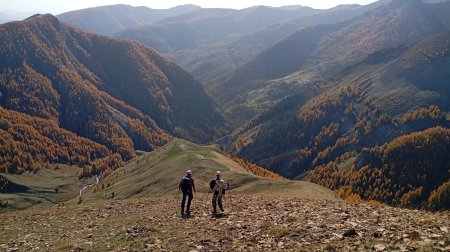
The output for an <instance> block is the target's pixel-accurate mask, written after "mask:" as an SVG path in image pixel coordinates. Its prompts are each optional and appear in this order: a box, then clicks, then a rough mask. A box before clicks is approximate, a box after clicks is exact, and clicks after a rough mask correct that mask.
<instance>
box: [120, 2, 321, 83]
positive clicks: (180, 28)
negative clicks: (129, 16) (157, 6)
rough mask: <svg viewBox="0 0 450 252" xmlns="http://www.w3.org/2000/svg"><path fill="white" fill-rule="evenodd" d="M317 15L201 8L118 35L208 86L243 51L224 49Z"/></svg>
mask: <svg viewBox="0 0 450 252" xmlns="http://www.w3.org/2000/svg"><path fill="white" fill-rule="evenodd" d="M316 12H317V10H313V9H311V8H307V7H301V8H295V9H290V10H284V9H280V8H273V7H266V6H255V7H251V8H247V9H243V10H232V9H201V10H198V11H194V12H191V13H188V14H186V15H181V16H177V17H172V18H168V19H165V20H163V21H161V22H159V23H157V24H153V25H149V26H142V27H137V28H132V29H129V30H126V31H124V32H121V33H119V34H117V36H118V37H123V38H130V39H134V40H138V41H141V42H143V43H145V44H147V45H149V46H151V47H154V48H155V49H157V50H158V51H160V52H161V53H163V54H164V55H166V56H167V57H169V58H170V59H172V60H174V61H175V62H176V63H177V64H180V65H181V66H183V67H184V68H186V69H187V70H189V71H190V73H192V74H193V75H194V76H195V77H196V78H198V79H199V80H200V81H201V82H202V83H206V84H208V83H212V82H213V80H215V79H218V78H220V77H223V76H224V75H225V74H228V72H229V71H230V70H231V69H234V67H235V66H236V64H237V63H238V62H237V61H236V60H235V58H234V57H232V58H230V56H236V57H238V55H236V54H239V52H232V53H230V52H227V50H225V48H224V46H226V45H227V44H229V43H231V42H233V41H236V40H237V39H239V38H240V37H241V36H243V35H245V34H249V33H253V32H255V31H257V30H260V29H262V28H264V27H266V26H268V25H272V24H275V23H279V22H285V21H287V20H291V19H295V18H298V17H302V16H308V15H311V14H314V13H316ZM239 64H240V63H239Z"/></svg>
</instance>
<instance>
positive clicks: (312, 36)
mask: <svg viewBox="0 0 450 252" xmlns="http://www.w3.org/2000/svg"><path fill="white" fill-rule="evenodd" d="M441 10H450V3H448V2H446V3H442V4H423V3H421V2H420V1H393V2H391V3H389V4H386V5H382V6H380V7H379V8H377V9H375V10H372V11H370V12H368V13H366V14H365V15H363V16H360V17H357V18H354V19H352V20H350V21H346V22H343V23H339V24H332V25H320V26H315V27H309V28H305V29H302V30H300V31H298V32H296V33H294V34H292V35H290V36H289V37H287V38H285V39H284V40H282V41H280V42H278V43H277V44H275V45H274V46H273V47H271V48H269V49H267V50H265V51H264V52H262V53H261V54H259V55H257V56H256V57H255V58H253V59H252V60H251V61H250V62H248V63H247V64H245V65H244V66H242V67H241V68H239V69H237V70H236V71H235V72H234V73H233V74H232V75H231V76H230V77H229V78H228V79H227V80H226V81H224V82H223V83H221V84H220V85H218V86H217V87H215V89H213V90H210V93H211V94H213V95H214V96H216V97H217V98H216V100H217V101H218V102H219V104H221V105H224V106H225V108H227V109H229V110H231V111H233V110H235V109H234V107H236V106H238V105H240V106H246V107H247V108H249V109H255V107H257V106H258V105H259V104H261V100H262V101H273V99H272V98H271V97H270V96H269V95H270V94H271V93H274V92H276V91H277V90H278V93H280V91H279V90H283V91H282V92H281V94H280V97H283V96H287V95H289V94H292V93H293V92H294V93H296V92H298V91H297V90H296V88H297V87H299V86H302V85H305V84H311V83H312V82H315V81H317V80H320V79H324V78H327V77H330V76H333V75H335V74H337V73H339V72H340V71H342V70H344V69H345V68H347V67H348V66H351V65H353V64H355V63H357V62H359V61H361V60H363V59H364V58H365V57H367V56H368V55H369V54H371V53H373V52H376V51H378V50H381V49H385V48H390V47H397V46H399V45H411V44H414V43H416V42H418V41H420V40H422V39H425V38H427V37H429V36H431V35H433V34H436V33H439V32H442V31H446V30H448V28H447V27H448V25H449V23H448V19H446V18H444V17H443V15H439V14H438V13H439V12H442V11H441ZM283 86H288V87H289V88H284V89H283ZM255 94H256V95H258V96H257V97H255ZM256 99H259V100H260V102H256V104H255V105H254V104H252V102H248V103H247V104H245V103H244V104H243V103H242V102H240V100H244V101H254V100H256ZM238 107H239V106H238Z"/></svg>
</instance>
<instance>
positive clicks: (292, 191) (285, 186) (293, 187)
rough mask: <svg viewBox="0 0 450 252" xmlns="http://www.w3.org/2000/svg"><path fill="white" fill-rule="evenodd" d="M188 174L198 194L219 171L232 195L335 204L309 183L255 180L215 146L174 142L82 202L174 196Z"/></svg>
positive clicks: (330, 196)
mask: <svg viewBox="0 0 450 252" xmlns="http://www.w3.org/2000/svg"><path fill="white" fill-rule="evenodd" d="M260 169H261V170H263V168H260ZM186 170H192V171H193V177H194V178H195V184H196V188H197V191H198V192H199V193H206V192H208V184H209V181H210V180H211V179H214V174H215V171H217V170H220V171H222V174H223V178H224V179H225V180H227V181H229V182H230V183H231V185H232V187H233V193H245V194H248V193H252V194H255V193H256V194H265V193H270V194H272V195H291V196H295V197H300V198H308V199H328V200H336V198H335V195H334V193H333V192H331V191H329V190H327V189H325V188H323V187H320V186H318V185H315V184H312V183H309V182H305V181H289V180H285V179H282V178H281V177H277V176H276V175H275V174H266V176H267V178H264V177H260V176H256V175H254V174H253V173H251V172H250V171H247V170H245V169H244V168H243V166H241V165H240V164H238V163H236V162H235V161H233V160H232V159H229V158H227V157H226V156H224V155H222V154H220V152H219V151H218V150H217V149H216V147H214V146H198V145H195V144H192V143H189V142H187V141H184V140H175V141H172V142H171V143H169V144H167V145H165V146H164V147H162V148H160V149H158V150H156V151H154V152H152V153H148V154H145V155H142V156H140V157H137V158H136V159H135V160H133V161H131V162H130V163H128V164H127V165H125V166H124V167H122V168H120V169H118V170H116V172H114V173H113V174H111V175H110V176H109V177H107V178H105V179H104V180H103V181H102V182H101V183H100V184H99V185H98V186H97V187H96V188H95V189H93V190H91V191H90V192H88V193H87V194H85V195H83V201H91V200H92V199H104V198H108V197H110V196H111V195H112V193H113V192H114V198H115V199H128V198H139V197H149V196H163V195H167V194H172V195H174V194H175V193H177V191H178V183H179V182H180V179H181V177H183V176H184V174H185V172H186ZM270 177H275V178H276V179H273V178H270Z"/></svg>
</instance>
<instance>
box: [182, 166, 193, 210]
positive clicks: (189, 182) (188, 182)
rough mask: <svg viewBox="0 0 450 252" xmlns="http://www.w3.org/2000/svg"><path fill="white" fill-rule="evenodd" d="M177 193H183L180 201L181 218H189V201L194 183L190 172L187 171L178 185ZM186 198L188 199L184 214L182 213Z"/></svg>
mask: <svg viewBox="0 0 450 252" xmlns="http://www.w3.org/2000/svg"><path fill="white" fill-rule="evenodd" d="M178 189H179V191H181V192H182V193H183V199H182V201H181V216H182V217H190V216H191V211H190V208H191V201H192V198H193V197H194V193H195V183H194V179H193V178H192V171H191V170H188V171H187V172H186V176H184V177H183V178H182V179H181V182H180V185H179V187H178ZM186 197H187V198H188V201H187V206H186V212H184V205H185V203H186Z"/></svg>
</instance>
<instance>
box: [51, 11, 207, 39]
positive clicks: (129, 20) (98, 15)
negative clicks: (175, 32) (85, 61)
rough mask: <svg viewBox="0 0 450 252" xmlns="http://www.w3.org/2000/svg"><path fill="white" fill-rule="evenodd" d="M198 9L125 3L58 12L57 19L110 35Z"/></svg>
mask: <svg viewBox="0 0 450 252" xmlns="http://www.w3.org/2000/svg"><path fill="white" fill-rule="evenodd" d="M198 9H200V7H199V6H195V5H181V6H177V7H173V8H170V9H161V10H158V9H150V8H147V7H143V6H142V7H133V6H130V5H125V4H118V5H109V6H101V7H94V8H88V9H82V10H76V11H70V12H66V13H62V14H59V15H58V16H57V17H58V19H59V20H61V21H63V22H65V23H68V24H72V25H75V26H77V27H80V28H82V29H84V30H87V31H91V32H95V33H99V34H105V35H112V34H115V33H118V32H120V31H123V30H125V29H128V28H131V27H135V26H140V25H146V24H152V23H156V22H158V21H160V20H163V19H165V18H168V17H172V16H178V15H182V14H185V13H188V12H191V11H195V10H198Z"/></svg>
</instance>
